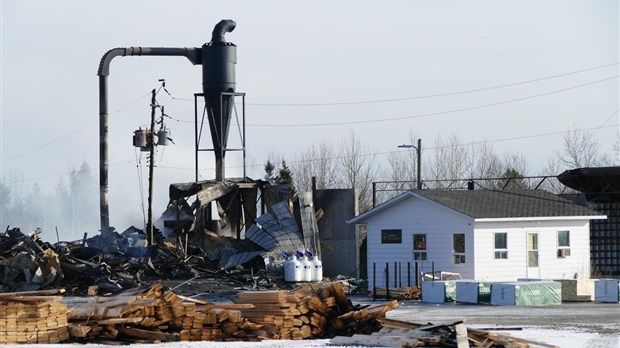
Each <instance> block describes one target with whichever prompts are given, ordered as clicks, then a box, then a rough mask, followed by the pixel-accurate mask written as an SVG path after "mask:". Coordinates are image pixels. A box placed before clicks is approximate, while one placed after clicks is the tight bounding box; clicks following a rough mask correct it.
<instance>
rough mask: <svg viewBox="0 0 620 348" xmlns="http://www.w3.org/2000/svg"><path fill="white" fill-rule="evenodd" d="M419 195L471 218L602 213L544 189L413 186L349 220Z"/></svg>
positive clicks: (587, 215)
mask: <svg viewBox="0 0 620 348" xmlns="http://www.w3.org/2000/svg"><path fill="white" fill-rule="evenodd" d="M411 197H418V198H422V199H425V200H430V201H433V202H436V203H438V204H440V205H443V206H445V207H448V208H450V209H452V210H454V211H457V212H459V213H461V214H464V215H467V216H469V217H472V218H474V219H511V218H512V219H520V218H521V219H525V218H560V217H570V218H574V217H583V218H584V219H591V218H594V217H597V218H605V215H604V214H602V213H599V212H597V211H595V210H592V209H589V208H586V207H584V206H581V205H577V204H574V203H571V202H569V201H567V200H565V199H563V198H560V197H558V196H556V195H554V194H552V193H550V192H547V191H543V190H514V191H513V190H503V191H500V190H412V191H407V192H404V193H402V194H400V195H398V196H396V197H394V198H392V199H391V200H389V201H387V202H385V203H383V204H381V205H379V206H377V207H375V208H373V209H370V210H368V211H367V212H365V213H362V214H360V215H358V216H356V217H354V218H353V219H351V220H349V223H361V222H364V221H365V220H366V219H368V218H370V217H372V216H374V215H376V214H378V213H379V212H381V211H383V210H385V209H387V208H389V207H392V206H394V205H396V204H398V203H400V202H402V201H403V200H406V199H409V198H411Z"/></svg>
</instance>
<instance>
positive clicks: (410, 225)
mask: <svg viewBox="0 0 620 348" xmlns="http://www.w3.org/2000/svg"><path fill="white" fill-rule="evenodd" d="M366 223H367V228H368V281H369V284H368V289H369V290H372V287H373V283H372V282H373V263H375V264H376V271H377V272H376V273H377V274H376V281H377V287H380V288H384V287H385V278H384V270H385V266H386V262H387V263H389V274H390V275H389V286H390V288H392V287H394V262H401V264H402V269H403V272H402V278H401V280H402V284H397V285H399V286H406V285H407V269H406V268H407V262H410V264H411V281H412V282H413V281H414V280H415V274H414V270H415V268H414V260H413V235H414V234H426V250H427V257H428V258H427V261H425V262H422V261H421V262H420V267H421V269H420V270H421V271H424V272H431V262H433V261H434V262H435V271H448V272H459V273H460V274H461V276H462V277H463V278H473V276H474V260H473V252H474V240H473V219H471V218H469V217H467V216H464V215H462V214H460V213H457V212H454V211H452V210H450V209H448V208H446V207H443V206H441V205H438V204H435V203H433V202H429V201H426V200H422V199H417V198H413V197H412V198H409V199H407V200H405V201H403V202H401V203H400V204H397V205H395V206H393V207H391V208H389V209H387V210H385V211H383V212H381V213H379V214H377V215H375V216H373V217H371V218H369V219H368V221H367V222H366ZM385 229H400V230H402V243H401V244H381V230H385ZM453 233H464V234H465V253H466V260H465V263H464V264H459V265H454V264H452V234H453Z"/></svg>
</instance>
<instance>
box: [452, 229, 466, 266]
mask: <svg viewBox="0 0 620 348" xmlns="http://www.w3.org/2000/svg"><path fill="white" fill-rule="evenodd" d="M457 236H462V238H463V241H462V243H460V242H459V243H458V244H462V251H461V250H460V249H461V248H460V245H459V250H458V251H457V250H456V249H457V240H456V238H457ZM465 250H466V248H465V233H453V234H452V264H455V265H459V264H463V263H465Z"/></svg>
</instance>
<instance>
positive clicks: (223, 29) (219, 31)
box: [211, 19, 237, 42]
mask: <svg viewBox="0 0 620 348" xmlns="http://www.w3.org/2000/svg"><path fill="white" fill-rule="evenodd" d="M236 26H237V23H235V21H233V20H232V19H222V20H221V21H220V22H219V23H217V24H216V25H215V27H214V28H213V34H212V36H211V42H226V40H225V39H224V34H226V33H230V32H231V31H233V30H235V27H236Z"/></svg>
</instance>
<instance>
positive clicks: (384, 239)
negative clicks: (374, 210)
mask: <svg viewBox="0 0 620 348" xmlns="http://www.w3.org/2000/svg"><path fill="white" fill-rule="evenodd" d="M402 242H403V231H402V230H381V244H400V243H402Z"/></svg>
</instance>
